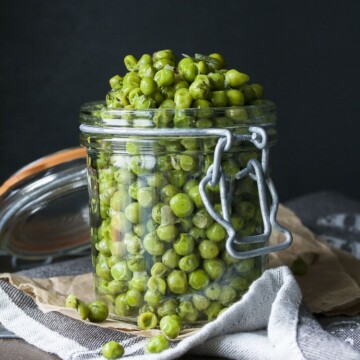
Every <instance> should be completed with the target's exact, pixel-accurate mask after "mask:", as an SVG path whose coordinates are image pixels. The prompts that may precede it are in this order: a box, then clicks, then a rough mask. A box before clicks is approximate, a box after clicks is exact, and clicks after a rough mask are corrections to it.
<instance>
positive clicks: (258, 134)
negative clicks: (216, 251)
mask: <svg viewBox="0 0 360 360" xmlns="http://www.w3.org/2000/svg"><path fill="white" fill-rule="evenodd" d="M249 132H250V134H241V135H233V138H234V139H235V140H237V141H242V142H245V141H249V142H251V143H252V144H254V145H255V146H256V147H257V148H258V149H259V150H261V151H262V152H261V163H260V162H259V161H258V160H256V159H250V160H249V161H248V163H247V166H246V167H245V168H244V169H242V170H240V171H239V172H238V173H237V174H235V178H236V179H237V180H240V179H243V178H245V177H246V176H250V177H251V178H252V179H253V180H254V181H256V183H257V188H258V194H259V203H260V210H261V215H262V220H263V226H264V230H263V233H262V234H257V235H251V236H245V237H237V236H236V232H235V229H234V227H233V226H232V225H231V220H230V208H229V194H228V192H227V189H226V179H225V173H224V171H223V170H222V167H221V155H222V153H223V152H224V151H227V150H229V149H230V147H231V143H229V139H228V138H225V137H220V138H219V140H218V142H217V145H216V148H215V153H214V162H213V164H212V165H211V166H210V167H209V168H208V171H207V174H206V176H205V177H204V178H203V179H202V180H201V182H200V184H199V190H200V194H201V198H202V200H203V203H204V205H205V208H206V210H207V211H208V212H209V214H210V215H211V217H212V218H213V219H214V220H215V221H217V222H218V223H219V224H220V225H222V226H223V227H224V228H225V230H226V232H227V234H228V238H227V240H226V250H227V252H228V253H229V254H230V255H231V256H233V257H235V258H238V259H246V258H249V257H254V256H259V255H264V254H268V253H270V252H272V251H279V250H283V249H285V248H287V247H289V246H290V245H291V243H292V235H291V233H290V231H289V230H288V229H286V228H284V227H283V226H281V225H280V224H279V223H278V222H277V220H276V214H277V210H278V207H279V199H278V196H277V192H276V190H275V187H274V184H273V182H272V180H271V179H270V177H269V176H268V162H269V146H268V140H267V134H266V131H265V130H264V129H263V128H260V127H256V126H251V127H249ZM217 184H219V187H220V202H221V209H222V216H220V215H219V214H218V213H217V212H216V211H215V209H214V207H213V205H212V203H211V201H210V199H209V197H208V195H207V192H206V185H210V186H215V185H217ZM267 190H268V191H269V193H270V196H271V207H270V209H269V206H268V201H267ZM273 228H275V229H276V230H278V231H279V232H281V233H283V234H284V235H285V240H284V241H283V242H282V243H280V244H276V245H270V246H269V245H267V246H264V247H261V248H257V249H253V250H246V251H240V250H237V249H236V248H237V247H238V245H243V244H254V243H265V244H266V243H267V242H268V240H269V237H270V235H271V231H272V229H273Z"/></svg>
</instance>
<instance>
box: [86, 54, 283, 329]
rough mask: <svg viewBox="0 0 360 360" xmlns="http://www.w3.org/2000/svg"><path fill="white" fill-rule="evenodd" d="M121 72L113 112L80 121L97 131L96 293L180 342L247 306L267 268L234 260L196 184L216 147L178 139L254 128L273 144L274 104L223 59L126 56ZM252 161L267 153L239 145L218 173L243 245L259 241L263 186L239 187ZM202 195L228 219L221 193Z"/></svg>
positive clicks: (93, 198)
mask: <svg viewBox="0 0 360 360" xmlns="http://www.w3.org/2000/svg"><path fill="white" fill-rule="evenodd" d="M124 63H125V66H126V68H127V71H128V72H126V73H125V74H124V75H115V76H113V77H112V78H111V79H110V87H111V90H110V91H109V92H108V94H107V95H106V100H105V102H94V103H88V104H85V105H84V106H83V107H82V109H81V114H80V119H81V123H82V125H83V126H85V127H86V126H87V127H88V129H90V128H91V129H96V131H93V132H91V131H90V130H83V131H82V133H81V144H82V145H83V146H84V147H86V149H87V153H88V162H87V164H88V175H89V176H88V179H89V189H90V203H89V205H90V215H91V216H90V218H91V240H92V261H93V265H94V277H95V287H96V293H97V297H98V299H99V300H102V301H104V302H105V303H106V304H107V305H108V307H109V310H110V316H111V317H113V318H117V319H122V320H125V321H128V322H133V323H137V324H138V325H139V327H140V328H141V327H143V328H144V329H146V328H152V327H155V326H159V325H158V324H160V325H161V327H163V328H164V329H167V328H168V327H169V329H171V334H173V333H176V334H178V332H179V331H180V328H181V327H182V326H194V325H195V326H196V325H197V324H203V323H206V322H207V321H211V320H213V319H215V318H216V317H217V316H218V314H219V313H220V312H221V310H223V309H225V308H226V307H228V306H230V305H231V304H232V303H234V302H236V301H238V300H240V299H241V297H242V296H243V294H244V293H245V292H246V291H247V289H248V287H249V286H250V284H251V283H252V282H253V281H254V280H255V279H256V278H258V277H259V276H260V275H261V273H262V271H263V267H264V262H265V258H264V256H258V257H253V258H249V259H246V260H239V259H237V258H235V257H232V256H231V255H230V254H228V252H227V251H226V247H225V246H226V240H227V237H228V234H227V232H226V229H224V227H223V226H221V225H220V224H219V223H218V222H217V221H215V220H214V219H213V217H212V216H211V215H210V214H209V213H208V211H207V210H206V208H205V205H204V202H203V199H202V196H201V194H200V191H199V183H200V182H201V180H202V179H203V178H204V176H206V174H207V171H208V169H209V167H210V166H211V165H212V164H213V162H214V151H215V147H216V145H217V142H218V137H217V136H216V135H214V134H212V135H201V136H200V135H196V136H187V135H186V134H184V133H183V132H182V133H180V132H179V134H181V135H177V134H176V130H184V129H187V130H189V134H191V130H194V129H229V130H230V131H231V132H232V133H233V134H246V133H248V128H249V126H252V125H255V126H261V127H263V128H264V129H265V130H266V132H267V135H268V137H269V140H270V144H272V143H273V142H274V141H275V139H276V131H275V129H274V125H275V121H276V114H275V106H274V104H273V103H271V102H270V101H266V100H264V99H263V96H264V90H263V87H262V86H261V85H259V84H257V83H251V82H250V77H249V76H248V75H247V74H245V73H243V72H241V71H238V70H236V69H233V68H227V67H226V63H225V60H224V59H223V57H222V56H221V55H220V54H218V53H213V54H210V55H208V56H205V55H200V54H195V55H194V56H187V55H184V56H183V57H182V58H181V59H180V60H179V61H178V60H177V58H176V56H175V54H174V53H173V51H171V50H161V51H157V52H155V53H154V54H153V55H149V54H144V55H142V56H141V57H139V58H135V57H134V56H132V55H128V56H126V57H125V59H124ZM126 129H127V130H126ZM163 129H174V132H173V133H171V135H162V136H156V132H155V133H154V130H157V131H161V130H163ZM130 130H138V131H137V132H132V131H130ZM147 130H152V131H153V132H150V133H147V132H146V131H147ZM126 131H128V132H126ZM159 133H160V132H159ZM149 134H150V135H149ZM194 134H195V133H194ZM250 159H257V160H260V159H261V151H260V150H258V149H257V148H256V147H255V146H254V145H253V144H251V143H244V142H241V141H234V142H233V144H232V147H231V149H230V150H228V151H226V152H223V154H222V157H221V163H220V165H221V168H222V170H223V171H224V173H225V179H226V190H227V193H226V196H227V200H228V203H229V213H230V220H231V224H232V226H233V227H234V229H235V230H236V234H237V236H239V237H246V236H251V235H256V234H260V233H262V231H263V222H262V215H261V210H260V205H259V197H258V188H257V183H256V181H254V180H253V179H252V178H250V177H245V178H242V179H241V180H238V179H237V178H236V175H237V174H238V173H239V172H240V171H241V170H242V169H244V168H245V167H246V166H247V163H248V161H249V160H250ZM206 192H207V195H208V198H209V200H210V201H211V203H212V204H213V207H214V209H215V211H216V212H217V213H218V214H219V215H220V216H222V215H223V214H222V212H223V209H222V205H221V197H220V187H219V185H218V184H217V185H215V186H210V185H207V186H206ZM263 245H264V244H263V243H257V244H246V245H241V246H240V245H239V246H238V250H244V251H245V250H251V249H255V248H257V247H261V246H263ZM172 323H173V324H172ZM171 324H172V325H171ZM174 324H175V325H176V326H175V325H174ZM174 329H175V330H174ZM169 333H170V332H169Z"/></svg>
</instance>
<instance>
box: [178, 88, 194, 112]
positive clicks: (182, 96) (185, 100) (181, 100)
mask: <svg viewBox="0 0 360 360" xmlns="http://www.w3.org/2000/svg"><path fill="white" fill-rule="evenodd" d="M192 101H193V98H192V96H191V94H190V92H189V90H188V89H186V88H182V89H178V90H176V92H175V94H174V102H175V108H177V109H187V108H189V107H190V106H191V103H192Z"/></svg>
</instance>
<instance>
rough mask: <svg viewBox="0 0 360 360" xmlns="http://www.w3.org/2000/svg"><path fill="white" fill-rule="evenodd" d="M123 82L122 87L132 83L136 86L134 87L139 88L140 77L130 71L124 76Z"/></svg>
mask: <svg viewBox="0 0 360 360" xmlns="http://www.w3.org/2000/svg"><path fill="white" fill-rule="evenodd" d="M123 82H124V85H126V84H132V83H133V84H135V85H137V86H135V87H139V85H140V82H141V77H140V76H139V74H138V73H137V72H135V71H130V72H128V73H127V74H126V75H125V76H124V78H123Z"/></svg>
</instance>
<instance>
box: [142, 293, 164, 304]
mask: <svg viewBox="0 0 360 360" xmlns="http://www.w3.org/2000/svg"><path fill="white" fill-rule="evenodd" d="M162 297H163V296H162V295H161V294H160V293H159V292H157V291H151V290H147V291H146V293H145V295H144V300H145V301H146V302H147V303H148V304H149V305H150V306H154V307H158V306H159V304H160V301H161V299H162Z"/></svg>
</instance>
